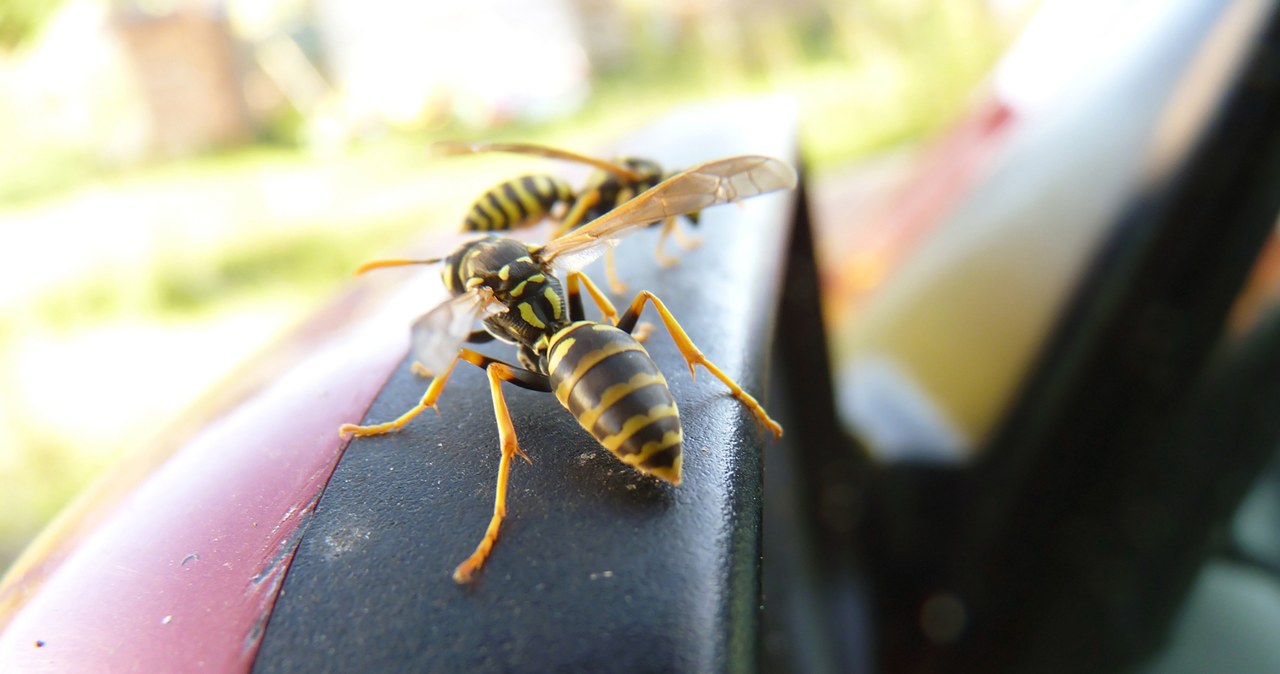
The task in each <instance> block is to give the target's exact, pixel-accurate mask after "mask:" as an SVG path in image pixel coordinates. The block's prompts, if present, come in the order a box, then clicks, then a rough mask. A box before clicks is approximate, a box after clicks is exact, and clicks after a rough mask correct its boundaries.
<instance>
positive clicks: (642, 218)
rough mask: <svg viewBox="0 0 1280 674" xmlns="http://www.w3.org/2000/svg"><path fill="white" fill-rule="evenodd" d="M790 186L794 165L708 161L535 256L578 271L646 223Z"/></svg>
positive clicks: (748, 159)
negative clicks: (605, 248) (792, 166)
mask: <svg viewBox="0 0 1280 674" xmlns="http://www.w3.org/2000/svg"><path fill="white" fill-rule="evenodd" d="M795 186H796V171H795V169H793V168H791V165H790V164H788V163H786V162H784V161H782V160H780V159H774V158H773V157H763V156H759V155H742V156H738V157H729V158H727V159H717V160H715V161H709V162H706V163H705V164H699V165H697V166H694V167H693V168H690V169H687V170H684V171H681V172H679V173H677V174H675V175H673V176H671V177H670V178H667V179H666V180H664V181H662V182H660V183H658V184H657V185H655V186H654V187H653V189H650V190H648V191H646V192H643V193H641V194H640V195H638V196H637V197H635V198H634V199H632V200H630V201H628V202H626V203H624V204H622V205H621V206H618V207H617V208H615V209H613V210H612V211H609V212H608V213H606V214H604V215H602V216H600V217H599V218H596V219H595V220H592V221H591V222H589V223H587V224H586V225H584V226H583V227H581V228H579V229H575V230H573V231H571V232H569V233H568V234H565V235H564V236H561V237H560V238H558V239H556V240H554V241H552V242H551V243H548V244H547V245H545V246H543V247H542V248H541V249H539V254H540V256H541V259H542V260H543V261H544V262H551V261H553V260H555V261H556V266H557V267H559V268H562V269H567V270H570V271H573V270H577V269H581V268H582V267H584V266H586V265H587V264H588V263H589V262H591V261H592V260H594V259H596V257H598V256H599V255H600V254H601V253H602V252H604V246H605V245H612V244H615V243H617V240H618V239H619V238H621V237H622V236H624V235H626V234H629V233H631V232H632V231H634V230H637V229H640V228H642V227H645V226H647V225H648V224H649V223H651V222H657V221H660V220H664V219H666V218H669V217H671V216H675V215H685V214H687V213H695V212H697V211H701V210H702V209H704V208H708V207H710V206H716V205H718V204H726V203H729V202H732V201H740V200H742V199H746V198H748V197H754V196H757V195H760V194H765V193H768V192H774V191H777V190H785V189H791V188H793V187H795ZM557 258H559V259H558V260H557Z"/></svg>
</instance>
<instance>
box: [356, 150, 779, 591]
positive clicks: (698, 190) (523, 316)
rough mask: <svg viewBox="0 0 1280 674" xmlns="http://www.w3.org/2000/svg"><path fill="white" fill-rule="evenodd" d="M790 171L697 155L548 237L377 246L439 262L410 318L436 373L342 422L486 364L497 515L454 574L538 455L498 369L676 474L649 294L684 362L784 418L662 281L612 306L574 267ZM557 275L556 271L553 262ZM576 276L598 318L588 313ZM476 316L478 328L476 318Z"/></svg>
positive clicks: (387, 429)
mask: <svg viewBox="0 0 1280 674" xmlns="http://www.w3.org/2000/svg"><path fill="white" fill-rule="evenodd" d="M795 183H796V173H795V170H794V169H792V168H791V166H790V165H788V164H787V163H785V162H782V161H780V160H777V159H773V158H770V157H760V156H741V157H732V158H729V159H722V160H718V161H712V162H707V163H704V164H700V165H698V166H695V167H693V168H690V169H688V170H686V171H682V172H680V173H677V174H676V175H674V176H672V177H671V178H668V179H666V180H664V181H662V182H660V183H659V184H658V185H656V186H655V187H653V188H652V189H650V190H648V191H646V192H644V193H643V194H641V195H640V196H638V197H637V198H635V199H632V200H630V201H627V202H626V203H624V204H622V205H621V206H619V207H617V208H615V209H612V210H610V211H609V212H608V213H606V214H604V215H603V216H601V217H599V218H597V219H595V220H593V221H591V222H590V223H588V224H587V225H585V226H583V227H581V228H579V229H576V230H573V231H572V232H569V233H567V234H565V235H563V236H561V237H559V238H556V239H554V240H552V241H551V242H550V243H547V244H545V245H540V246H539V245H533V244H529V243H525V242H523V241H519V240H516V239H512V238H505V237H500V236H494V235H487V236H484V237H483V238H479V239H475V240H471V241H468V242H466V243H463V244H462V245H461V246H459V247H458V248H457V249H455V250H454V251H453V252H452V253H450V254H449V255H447V256H445V257H440V258H434V259H427V260H403V259H400V260H380V261H375V262H371V263H368V264H366V265H364V266H363V267H361V271H367V270H370V269H375V268H382V267H393V266H400V265H408V264H435V263H442V267H441V278H442V280H443V282H444V285H445V287H446V289H447V290H448V291H449V293H450V294H451V295H452V298H451V299H449V300H446V301H445V302H443V303H442V304H440V305H438V306H437V307H435V308H434V309H432V310H431V311H429V312H427V313H426V314H424V315H423V316H422V317H421V318H419V319H418V320H417V321H416V322H415V323H414V326H413V330H412V352H413V355H414V357H415V359H416V361H415V363H414V364H413V369H414V371H415V372H417V373H419V374H422V375H426V376H432V375H434V376H432V379H431V383H430V384H429V385H428V386H427V390H426V392H425V393H424V394H423V396H422V399H421V400H420V401H419V402H418V404H417V405H415V406H414V407H413V408H412V409H410V410H409V411H407V412H405V413H404V414H402V415H401V416H400V417H399V418H397V419H395V420H393V421H389V422H386V423H380V424H373V425H369V426H357V425H354V424H344V425H343V426H342V427H341V428H340V430H339V433H340V434H342V435H343V436H345V435H346V434H348V433H350V434H353V435H356V436H366V435H380V434H384V433H391V432H395V431H398V430H400V429H401V428H403V427H404V426H405V425H406V424H408V423H409V422H410V421H412V420H413V418H414V417H416V416H417V415H418V414H420V413H422V412H423V411H424V410H427V409H434V408H435V406H436V401H437V400H438V399H439V397H440V394H441V392H442V391H443V390H444V387H445V384H446V383H447V382H448V380H449V377H450V375H451V374H452V373H453V370H454V367H455V366H456V365H457V364H458V362H459V361H463V362H467V363H470V364H472V365H474V366H476V367H479V368H481V369H483V370H484V371H485V373H486V374H487V376H488V379H489V390H490V394H491V397H492V400H493V411H494V417H495V419H496V421H497V426H498V438H499V445H500V450H501V458H500V461H499V463H498V481H497V492H496V496H495V502H494V509H493V517H492V519H491V520H490V522H489V526H488V528H487V529H486V530H485V533H484V536H483V537H482V539H481V541H480V544H479V545H478V546H477V547H476V550H475V552H474V553H472V555H471V556H470V557H468V558H467V559H466V560H465V561H463V562H462V563H461V564H459V565H458V567H457V568H456V569H455V570H454V572H453V579H454V580H455V581H456V582H458V583H467V582H469V581H470V580H471V579H472V578H473V576H474V575H475V573H476V572H477V571H479V570H480V568H481V567H482V566H483V565H484V562H485V559H487V558H488V556H489V553H490V551H491V550H492V548H493V545H494V543H495V542H496V541H497V537H498V529H499V527H500V525H501V523H502V519H503V517H504V516H505V515H506V508H507V506H506V499H507V483H508V480H509V476H510V473H511V465H512V463H513V460H514V459H515V458H516V457H520V458H522V459H524V460H525V461H528V462H530V463H532V461H531V460H530V459H529V456H528V455H527V454H525V453H524V451H522V450H521V449H520V445H519V443H518V442H517V440H516V432H515V428H514V426H513V425H512V422H511V414H510V412H509V411H508V409H507V404H506V401H505V399H504V398H503V393H502V384H503V382H506V383H509V384H513V385H515V386H519V387H521V388H525V389H529V390H533V391H542V392H549V393H554V394H555V396H556V399H557V400H558V401H559V402H560V404H561V405H563V406H564V407H565V409H567V410H568V411H569V412H570V413H571V414H572V415H573V416H574V418H575V419H577V421H578V423H579V424H580V425H581V426H582V427H583V428H584V429H586V431H587V432H588V433H590V434H591V436H592V437H593V438H595V439H596V441H597V442H599V443H600V444H601V445H602V446H603V447H604V448H605V449H607V450H609V452H611V453H612V454H613V455H614V456H615V457H617V458H618V459H619V460H620V461H622V462H623V463H625V464H627V465H628V466H631V467H632V468H634V469H636V470H637V471H639V472H641V473H643V474H646V475H651V476H654V477H656V478H658V479H660V480H664V481H666V482H669V483H671V484H672V485H678V484H680V479H681V478H680V472H681V471H680V468H681V462H682V450H681V445H682V441H683V431H682V429H681V425H680V416H679V413H678V411H677V407H676V401H675V399H674V397H673V396H672V394H671V390H670V388H669V387H668V386H667V381H666V379H665V378H664V377H663V374H662V371H661V370H660V369H659V368H658V366H657V364H655V363H654V361H653V359H652V358H650V356H649V354H648V352H647V351H646V350H645V348H644V346H643V345H642V344H641V343H640V342H639V341H637V339H636V338H635V337H634V336H633V334H632V333H633V331H634V330H635V329H636V325H637V321H638V320H639V318H640V313H641V311H642V310H643V309H644V308H645V306H646V304H650V303H651V304H652V305H653V307H654V309H655V310H656V311H657V312H658V315H659V316H660V317H661V319H662V323H663V325H664V326H665V327H666V329H667V331H668V332H669V333H670V334H671V337H672V338H673V340H674V341H675V344H676V347H677V348H678V350H679V351H680V353H681V355H682V356H683V357H684V359H685V362H686V363H687V364H688V366H689V373H690V375H691V376H692V375H694V374H695V370H694V368H695V366H697V365H701V366H702V367H703V368H705V369H706V370H707V371H708V372H710V373H711V375H712V376H714V377H716V378H717V379H719V380H720V381H721V382H722V383H724V385H725V386H726V387H728V389H729V392H730V393H731V394H732V395H733V397H734V398H736V399H737V400H738V401H739V402H740V403H741V404H742V405H743V406H744V407H746V409H747V410H749V411H750V412H751V414H753V415H754V416H755V418H756V419H758V420H759V422H760V423H761V424H763V425H764V426H765V427H766V428H768V429H769V430H770V431H772V432H773V433H774V434H775V435H776V436H779V437H780V436H781V435H782V427H781V426H779V425H778V423H777V422H775V421H774V420H773V419H771V418H770V417H769V415H768V414H767V413H766V412H765V410H764V408H763V407H762V406H761V405H760V403H759V402H757V401H756V399H755V398H753V397H752V396H751V395H750V394H748V393H747V392H746V391H744V390H743V389H742V388H741V387H740V386H739V385H738V384H737V383H736V382H734V381H733V380H732V379H731V378H730V377H729V376H728V375H726V374H725V373H724V372H723V371H721V370H720V368H718V367H716V366H715V365H714V364H713V363H712V362H711V361H709V360H708V359H707V358H706V356H705V355H703V353H702V351H700V350H699V349H698V347H697V346H695V345H694V343H693V340H691V339H690V338H689V335H688V334H686V333H685V331H684V329H683V328H682V327H681V326H680V324H679V323H678V322H677V321H676V319H675V317H674V316H673V315H672V314H671V312H670V311H668V310H667V307H666V306H665V305H664V304H663V303H662V300H660V299H658V297H657V296H656V295H654V294H653V293H651V292H649V291H647V290H646V291H641V292H640V293H639V294H637V295H636V297H635V299H634V300H633V301H632V302H631V304H630V306H628V307H627V310H626V311H625V312H624V313H623V314H622V315H621V316H619V315H618V312H617V310H616V308H615V307H614V306H613V304H612V303H611V302H610V301H609V299H608V297H607V296H605V295H604V293H602V292H601V291H600V289H599V288H598V287H597V286H596V285H595V283H593V282H592V281H591V279H590V278H588V277H587V276H586V275H585V274H584V273H583V272H582V271H581V269H582V268H583V267H584V266H585V265H587V264H588V263H590V262H591V261H593V260H595V259H596V258H597V257H599V255H601V254H602V252H603V251H604V250H605V249H606V248H608V247H611V246H612V245H614V244H616V243H617V241H618V239H619V238H621V237H623V236H625V235H627V234H629V233H632V232H634V231H635V230H637V229H640V228H642V227H645V226H647V225H648V224H649V223H651V222H653V221H655V220H661V219H664V218H669V217H674V216H676V215H680V214H683V213H689V212H694V211H698V210H701V209H703V208H707V207H709V206H714V205H717V204H723V203H728V202H732V201H738V200H741V199H746V198H748V197H752V196H756V195H759V194H765V193H767V192H773V191H776V190H781V189H790V188H792V187H794V186H795ZM560 275H562V276H563V277H564V282H563V283H562V282H561V281H560V279H559V278H558V276H560ZM581 289H585V290H586V292H587V293H588V294H589V295H590V296H591V298H592V299H593V300H594V302H595V303H596V305H597V306H598V307H599V309H600V312H601V313H602V314H603V318H604V321H603V322H597V321H590V320H586V318H585V316H584V312H583V302H582V297H581ZM476 321H481V325H482V326H483V329H481V330H474V329H473V328H474V326H475V323H476ZM492 338H497V339H500V340H502V341H505V342H508V343H510V344H513V345H515V346H516V349H517V359H518V361H519V365H513V364H511V363H507V362H504V361H502V360H498V359H496V358H491V357H489V356H486V355H484V354H482V353H479V352H477V351H474V350H472V349H470V348H467V347H465V346H464V344H465V343H467V342H471V343H477V342H483V341H488V340H489V339H492Z"/></svg>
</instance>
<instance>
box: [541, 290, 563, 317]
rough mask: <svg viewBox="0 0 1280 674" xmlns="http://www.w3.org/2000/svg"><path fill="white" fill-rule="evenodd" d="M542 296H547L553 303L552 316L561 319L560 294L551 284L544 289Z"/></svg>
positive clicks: (549, 301)
mask: <svg viewBox="0 0 1280 674" xmlns="http://www.w3.org/2000/svg"><path fill="white" fill-rule="evenodd" d="M542 296H543V297H545V298H547V302H548V303H549V304H550V305H551V317H552V318H554V319H556V320H557V321H558V320H560V296H559V295H557V294H556V291H554V290H552V289H551V286H547V287H546V288H544V289H543V291H542Z"/></svg>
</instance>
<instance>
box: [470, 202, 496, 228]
mask: <svg viewBox="0 0 1280 674" xmlns="http://www.w3.org/2000/svg"><path fill="white" fill-rule="evenodd" d="M485 196H488V193H487V192H486V193H485V194H484V195H482V196H481V197H480V198H479V199H476V201H475V203H473V204H471V211H470V213H468V214H467V224H468V225H471V224H472V221H473V220H474V223H475V224H474V226H473V227H471V229H473V230H474V231H477V232H486V231H489V230H491V229H493V218H490V217H489V214H488V213H485V212H484V208H482V207H481V206H480V202H481V201H483V200H484V198H485Z"/></svg>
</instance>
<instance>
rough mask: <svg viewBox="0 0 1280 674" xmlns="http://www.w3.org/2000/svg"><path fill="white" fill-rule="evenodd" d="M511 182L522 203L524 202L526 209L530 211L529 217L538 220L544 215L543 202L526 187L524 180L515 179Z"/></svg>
mask: <svg viewBox="0 0 1280 674" xmlns="http://www.w3.org/2000/svg"><path fill="white" fill-rule="evenodd" d="M510 184H511V190H512V191H513V192H515V193H516V196H517V197H519V198H520V203H522V204H524V210H525V211H527V212H528V213H529V219H530V220H537V219H538V218H539V216H541V215H542V204H539V203H538V198H537V197H536V196H534V195H532V194H529V190H527V189H525V188H524V181H521V180H513V181H511V183H510Z"/></svg>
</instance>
